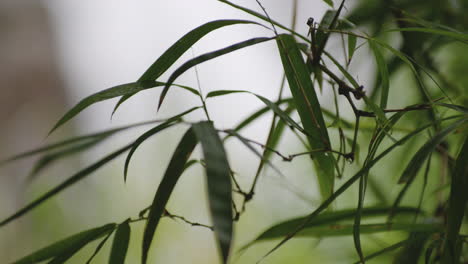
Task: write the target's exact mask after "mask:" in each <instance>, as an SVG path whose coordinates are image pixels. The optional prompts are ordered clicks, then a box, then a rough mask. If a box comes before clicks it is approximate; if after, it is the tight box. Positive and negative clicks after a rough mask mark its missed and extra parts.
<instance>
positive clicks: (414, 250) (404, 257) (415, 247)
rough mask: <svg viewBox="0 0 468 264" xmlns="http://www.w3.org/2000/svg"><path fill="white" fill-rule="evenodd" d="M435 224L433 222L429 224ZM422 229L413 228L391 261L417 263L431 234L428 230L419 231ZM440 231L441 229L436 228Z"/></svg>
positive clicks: (408, 263)
mask: <svg viewBox="0 0 468 264" xmlns="http://www.w3.org/2000/svg"><path fill="white" fill-rule="evenodd" d="M429 225H432V226H435V225H434V224H429ZM421 231H422V230H414V232H412V233H410V235H409V237H408V242H407V243H405V245H404V247H403V248H402V249H401V250H400V252H399V253H398V254H397V255H396V256H395V259H394V261H393V263H399V264H400V263H401V264H414V263H418V260H419V257H420V256H421V255H422V252H423V250H424V248H425V244H426V241H427V240H428V239H429V238H430V236H431V234H430V233H428V232H421ZM438 231H441V230H438Z"/></svg>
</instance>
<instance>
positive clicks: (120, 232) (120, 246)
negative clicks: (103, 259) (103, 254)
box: [109, 220, 130, 264]
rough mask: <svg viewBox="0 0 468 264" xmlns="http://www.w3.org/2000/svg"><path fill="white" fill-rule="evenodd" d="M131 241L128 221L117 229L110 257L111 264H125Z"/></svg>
mask: <svg viewBox="0 0 468 264" xmlns="http://www.w3.org/2000/svg"><path fill="white" fill-rule="evenodd" d="M129 241H130V225H129V223H128V220H127V221H125V222H123V223H122V224H120V225H119V226H118V227H117V231H116V232H115V236H114V241H113V242H112V249H111V253H110V257H109V264H124V263H125V257H126V256H127V250H128V243H129Z"/></svg>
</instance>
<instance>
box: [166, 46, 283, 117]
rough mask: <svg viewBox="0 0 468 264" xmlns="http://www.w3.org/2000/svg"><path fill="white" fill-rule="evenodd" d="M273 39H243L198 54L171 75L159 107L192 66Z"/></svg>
mask: <svg viewBox="0 0 468 264" xmlns="http://www.w3.org/2000/svg"><path fill="white" fill-rule="evenodd" d="M272 39H274V38H253V39H249V40H246V41H242V42H239V43H236V44H234V45H231V46H228V47H226V48H222V49H219V50H216V51H213V52H209V53H205V54H202V55H200V56H198V57H196V58H193V59H191V60H189V61H187V62H186V63H184V64H182V66H180V67H179V68H178V69H177V70H175V71H174V72H173V73H172V75H171V76H170V77H169V79H168V81H167V83H166V85H165V86H164V89H163V91H162V93H161V96H160V97H159V104H158V109H159V107H161V104H162V102H163V101H164V98H165V97H166V94H167V92H168V91H169V88H170V87H171V85H172V83H173V82H174V81H175V80H176V79H177V77H179V76H180V75H182V74H183V73H184V72H186V71H187V70H188V69H190V68H192V67H194V66H196V65H198V64H200V63H203V62H205V61H209V60H211V59H214V58H217V57H219V56H223V55H225V54H228V53H231V52H233V51H236V50H239V49H243V48H246V47H249V46H252V45H256V44H259V43H263V42H265V41H269V40H272Z"/></svg>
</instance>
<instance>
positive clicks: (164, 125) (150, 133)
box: [124, 107, 200, 181]
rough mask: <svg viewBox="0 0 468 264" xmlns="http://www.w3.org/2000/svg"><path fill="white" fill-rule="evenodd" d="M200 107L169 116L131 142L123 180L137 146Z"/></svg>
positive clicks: (125, 177)
mask: <svg viewBox="0 0 468 264" xmlns="http://www.w3.org/2000/svg"><path fill="white" fill-rule="evenodd" d="M199 108H200V107H193V108H191V109H189V110H187V111H185V112H183V113H181V114H178V115H176V116H173V117H172V118H169V119H168V120H167V121H166V122H164V123H162V124H160V125H158V126H156V127H154V128H152V129H150V130H148V131H147V132H145V133H144V134H143V135H141V136H140V137H138V138H137V139H136V140H135V142H134V143H133V147H132V148H131V149H130V151H129V152H128V155H127V158H126V159H125V165H124V181H127V175H128V167H129V165H130V160H131V159H132V156H133V154H134V153H135V151H136V150H137V148H138V147H139V146H140V145H141V144H142V143H143V142H144V141H145V140H147V139H148V138H150V137H152V136H154V135H156V134H157V133H159V132H161V131H163V130H165V129H166V128H169V127H171V126H173V125H174V124H176V123H178V120H179V119H180V118H181V117H182V116H184V115H186V114H189V113H191V112H193V111H195V110H197V109H199Z"/></svg>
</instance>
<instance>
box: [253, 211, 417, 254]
mask: <svg viewBox="0 0 468 264" xmlns="http://www.w3.org/2000/svg"><path fill="white" fill-rule="evenodd" d="M390 210H391V208H389V207H370V208H363V210H362V216H363V217H376V216H384V215H386V214H388V212H389V211H390ZM417 212H418V210H417V209H416V208H412V207H400V208H398V213H400V214H416V213H417ZM355 215H356V209H342V210H337V211H334V212H324V213H323V214H320V215H318V216H317V217H315V218H314V219H312V220H311V221H309V222H308V223H307V224H306V225H305V226H304V228H312V227H320V226H325V228H328V227H330V226H333V225H334V224H336V223H338V222H339V221H345V220H351V219H353V218H354V217H355ZM306 219H307V216H304V217H298V218H294V219H291V220H287V221H284V222H282V223H279V224H276V225H274V226H272V227H270V228H268V229H267V230H266V231H264V232H263V233H262V234H261V235H259V236H258V237H257V238H256V239H254V240H253V241H252V242H251V243H249V244H248V245H247V246H249V245H251V244H252V243H254V242H259V241H262V240H268V239H278V238H281V237H284V236H286V235H287V234H288V233H290V232H291V231H294V230H295V229H296V228H297V227H298V226H299V225H300V224H301V223H303V222H304V220H306Z"/></svg>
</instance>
